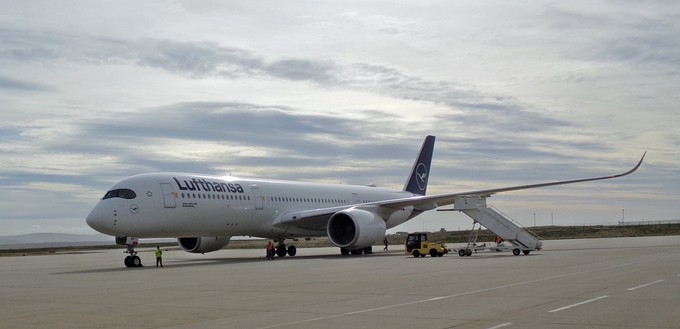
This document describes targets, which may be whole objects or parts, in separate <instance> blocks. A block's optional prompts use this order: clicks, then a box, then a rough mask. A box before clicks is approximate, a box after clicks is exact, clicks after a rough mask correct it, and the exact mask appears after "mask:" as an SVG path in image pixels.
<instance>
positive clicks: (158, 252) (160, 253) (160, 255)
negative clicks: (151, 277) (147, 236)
mask: <svg viewBox="0 0 680 329" xmlns="http://www.w3.org/2000/svg"><path fill="white" fill-rule="evenodd" d="M158 264H161V267H163V251H161V247H160V246H156V267H158Z"/></svg>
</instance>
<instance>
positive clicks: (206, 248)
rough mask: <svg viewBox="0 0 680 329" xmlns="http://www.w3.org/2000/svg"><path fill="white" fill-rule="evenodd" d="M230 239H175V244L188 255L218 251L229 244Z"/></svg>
mask: <svg viewBox="0 0 680 329" xmlns="http://www.w3.org/2000/svg"><path fill="white" fill-rule="evenodd" d="M230 238H231V237H229V236H228V237H200V238H177V243H178V244H179V246H180V247H181V248H182V250H184V251H186V252H190V253H195V254H197V253H201V254H204V253H206V252H211V251H216V250H220V249H222V248H224V247H226V246H227V245H228V244H229V239H230Z"/></svg>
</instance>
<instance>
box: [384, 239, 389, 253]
mask: <svg viewBox="0 0 680 329" xmlns="http://www.w3.org/2000/svg"><path fill="white" fill-rule="evenodd" d="M383 244H384V245H385V248H383V250H385V251H387V246H389V244H390V242H389V241H387V237H385V240H383Z"/></svg>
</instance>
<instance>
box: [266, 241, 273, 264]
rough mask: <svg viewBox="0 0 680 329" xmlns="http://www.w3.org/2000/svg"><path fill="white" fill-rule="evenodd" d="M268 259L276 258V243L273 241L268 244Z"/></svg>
mask: <svg viewBox="0 0 680 329" xmlns="http://www.w3.org/2000/svg"><path fill="white" fill-rule="evenodd" d="M267 259H268V260H272V259H274V245H273V244H272V242H271V241H269V243H268V244H267Z"/></svg>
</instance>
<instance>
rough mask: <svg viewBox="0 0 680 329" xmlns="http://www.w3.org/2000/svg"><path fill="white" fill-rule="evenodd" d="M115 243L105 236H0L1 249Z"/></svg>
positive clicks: (54, 234)
mask: <svg viewBox="0 0 680 329" xmlns="http://www.w3.org/2000/svg"><path fill="white" fill-rule="evenodd" d="M114 243H115V241H114V240H113V238H112V237H110V236H106V235H103V234H91V235H83V234H64V233H32V234H24V235H12V236H0V249H25V248H51V247H61V246H86V245H102V244H114Z"/></svg>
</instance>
